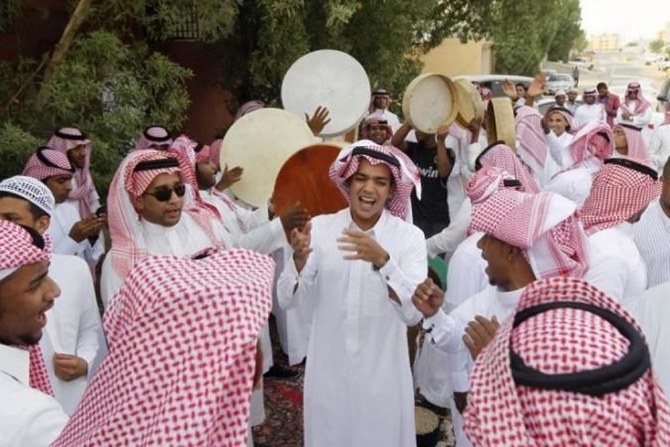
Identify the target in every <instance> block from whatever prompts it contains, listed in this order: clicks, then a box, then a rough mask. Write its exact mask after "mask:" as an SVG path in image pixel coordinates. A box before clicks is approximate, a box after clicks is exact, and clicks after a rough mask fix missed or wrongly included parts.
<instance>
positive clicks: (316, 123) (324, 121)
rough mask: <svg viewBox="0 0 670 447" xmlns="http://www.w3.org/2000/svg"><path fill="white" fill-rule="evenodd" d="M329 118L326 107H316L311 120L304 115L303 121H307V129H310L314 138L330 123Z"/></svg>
mask: <svg viewBox="0 0 670 447" xmlns="http://www.w3.org/2000/svg"><path fill="white" fill-rule="evenodd" d="M329 116H330V111H329V110H328V108H327V107H323V106H318V107H317V108H316V110H315V111H314V113H313V114H312V117H311V118H310V117H309V116H307V114H306V113H305V121H307V125H308V126H309V128H310V129H312V133H313V134H314V136H316V135H319V134H320V133H321V132H322V131H323V128H324V127H326V126H327V125H328V123H329V122H330V118H328V117H329Z"/></svg>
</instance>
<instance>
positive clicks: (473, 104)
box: [454, 79, 484, 129]
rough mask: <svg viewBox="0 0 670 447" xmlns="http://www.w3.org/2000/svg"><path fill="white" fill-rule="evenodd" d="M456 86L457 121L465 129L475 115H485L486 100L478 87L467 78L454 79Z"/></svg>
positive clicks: (481, 116)
mask: <svg viewBox="0 0 670 447" xmlns="http://www.w3.org/2000/svg"><path fill="white" fill-rule="evenodd" d="M454 85H455V87H456V111H457V115H456V123H458V124H459V125H460V126H461V127H463V128H464V129H467V127H468V124H470V121H472V119H473V118H475V117H480V118H483V117H484V101H482V98H481V96H480V95H479V92H478V91H477V88H475V86H474V85H472V82H470V81H468V80H467V79H457V80H455V81H454Z"/></svg>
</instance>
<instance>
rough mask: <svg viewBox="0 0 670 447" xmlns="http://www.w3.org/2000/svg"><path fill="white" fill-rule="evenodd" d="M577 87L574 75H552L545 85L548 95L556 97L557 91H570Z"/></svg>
mask: <svg viewBox="0 0 670 447" xmlns="http://www.w3.org/2000/svg"><path fill="white" fill-rule="evenodd" d="M574 86H575V81H574V79H572V75H569V74H566V73H550V74H549V77H548V78H547V83H546V84H545V89H546V91H547V93H548V94H550V95H555V94H556V92H557V91H559V90H563V91H566V92H567V91H568V90H570V89H571V88H573V87H574Z"/></svg>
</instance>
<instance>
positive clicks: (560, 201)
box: [471, 188, 589, 278]
mask: <svg viewBox="0 0 670 447" xmlns="http://www.w3.org/2000/svg"><path fill="white" fill-rule="evenodd" d="M575 211H576V205H575V203H574V202H572V201H571V200H569V199H566V198H564V197H562V196H560V195H558V194H554V193H550V192H542V193H539V194H529V193H524V192H521V191H515V190H512V189H509V188H502V189H498V190H497V191H495V192H494V193H493V194H491V195H490V197H488V198H487V199H486V200H484V201H483V202H479V203H473V205H472V223H471V226H472V228H473V229H474V230H475V231H481V232H483V233H486V234H489V235H491V236H493V237H495V238H496V239H499V240H501V241H503V242H506V243H507V244H510V245H512V246H515V247H518V248H520V249H521V250H523V252H524V254H525V255H526V258H527V259H528V263H529V264H530V266H531V268H532V269H533V272H534V273H535V276H536V277H537V278H550V277H553V276H558V275H560V276H573V277H577V278H581V277H582V276H583V275H584V273H586V271H587V270H588V266H589V264H588V257H587V250H586V244H587V242H586V235H585V233H584V230H583V228H582V225H581V222H580V221H579V219H577V217H576V215H575Z"/></svg>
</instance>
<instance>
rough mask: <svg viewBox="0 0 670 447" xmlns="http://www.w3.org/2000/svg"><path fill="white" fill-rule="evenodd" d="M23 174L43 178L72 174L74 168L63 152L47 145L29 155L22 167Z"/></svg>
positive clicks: (38, 178)
mask: <svg viewBox="0 0 670 447" xmlns="http://www.w3.org/2000/svg"><path fill="white" fill-rule="evenodd" d="M22 174H23V175H25V176H27V177H32V178H36V179H37V180H45V179H47V178H49V177H54V176H56V175H68V176H70V177H72V176H73V175H74V169H73V168H72V165H71V164H70V160H68V159H67V156H66V155H65V154H62V153H60V152H58V151H56V150H54V149H51V148H48V147H41V148H39V149H37V153H35V154H33V155H31V156H30V158H29V159H28V161H27V162H26V166H25V167H24V168H23V173H22Z"/></svg>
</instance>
